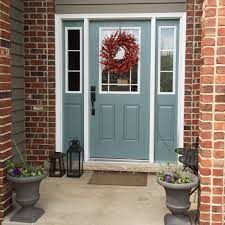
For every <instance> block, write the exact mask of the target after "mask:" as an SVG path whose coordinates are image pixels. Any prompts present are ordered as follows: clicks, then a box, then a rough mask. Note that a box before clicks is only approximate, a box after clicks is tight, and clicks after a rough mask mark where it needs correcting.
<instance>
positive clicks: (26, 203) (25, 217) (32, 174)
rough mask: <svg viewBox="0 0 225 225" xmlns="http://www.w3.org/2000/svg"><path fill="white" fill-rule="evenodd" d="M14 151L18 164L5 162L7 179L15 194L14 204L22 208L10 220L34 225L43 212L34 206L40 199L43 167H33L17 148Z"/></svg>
mask: <svg viewBox="0 0 225 225" xmlns="http://www.w3.org/2000/svg"><path fill="white" fill-rule="evenodd" d="M15 149H16V150H17V153H18V155H19V158H20V162H19V163H15V162H13V161H12V160H8V161H7V162H6V168H7V179H8V181H10V182H11V183H12V186H13V189H14V190H15V193H16V197H15V199H16V202H17V203H18V204H19V205H20V206H21V207H22V208H21V209H20V210H19V211H17V212H16V213H15V214H14V215H13V216H12V218H11V221H15V222H24V223H34V222H35V221H37V220H38V218H40V217H41V216H42V215H43V214H44V210H43V209H41V208H35V207H34V205H35V204H36V203H37V201H38V200H39V198H40V193H39V187H40V183H41V181H42V180H43V179H44V178H45V177H46V176H47V172H46V171H45V170H44V168H43V167H33V166H31V165H30V164H28V163H27V162H26V161H25V160H24V158H23V156H22V155H21V153H20V151H19V149H18V146H17V145H15Z"/></svg>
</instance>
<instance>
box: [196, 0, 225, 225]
mask: <svg viewBox="0 0 225 225" xmlns="http://www.w3.org/2000/svg"><path fill="white" fill-rule="evenodd" d="M202 29H203V30H202V50H201V52H202V61H203V66H202V67H201V86H200V154H199V161H200V162H199V176H200V179H201V188H200V191H201V193H200V224H201V225H224V224H225V218H224V210H225V195H224V193H225V189H224V188H225V175H224V172H225V170H224V168H225V158H224V148H225V146H224V141H225V1H224V0H205V1H204V4H203V17H202Z"/></svg>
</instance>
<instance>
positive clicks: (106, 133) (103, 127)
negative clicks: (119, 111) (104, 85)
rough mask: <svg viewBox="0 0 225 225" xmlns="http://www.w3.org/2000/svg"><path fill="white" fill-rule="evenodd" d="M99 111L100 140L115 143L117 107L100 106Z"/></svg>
mask: <svg viewBox="0 0 225 225" xmlns="http://www.w3.org/2000/svg"><path fill="white" fill-rule="evenodd" d="M99 110H100V112H99V123H100V124H99V128H100V140H101V141H102V142H104V141H107V142H108V141H113V140H114V139H115V106H114V105H100V107H99ZM109 118H110V120H109ZM108 143H109V142H108Z"/></svg>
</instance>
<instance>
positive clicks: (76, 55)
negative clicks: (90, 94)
mask: <svg viewBox="0 0 225 225" xmlns="http://www.w3.org/2000/svg"><path fill="white" fill-rule="evenodd" d="M65 32H66V34H65V38H66V41H65V43H66V44H65V60H66V62H65V76H66V79H65V86H66V93H81V92H82V41H81V40H82V28H77V27H75V28H74V27H66V30H65Z"/></svg>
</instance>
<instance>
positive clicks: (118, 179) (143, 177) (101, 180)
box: [88, 171, 147, 186]
mask: <svg viewBox="0 0 225 225" xmlns="http://www.w3.org/2000/svg"><path fill="white" fill-rule="evenodd" d="M88 184H95V185H120V186H147V173H133V172H105V171H104V172H102V171H94V172H93V174H92V177H91V179H90V181H89V182H88Z"/></svg>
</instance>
